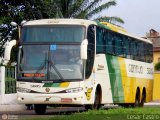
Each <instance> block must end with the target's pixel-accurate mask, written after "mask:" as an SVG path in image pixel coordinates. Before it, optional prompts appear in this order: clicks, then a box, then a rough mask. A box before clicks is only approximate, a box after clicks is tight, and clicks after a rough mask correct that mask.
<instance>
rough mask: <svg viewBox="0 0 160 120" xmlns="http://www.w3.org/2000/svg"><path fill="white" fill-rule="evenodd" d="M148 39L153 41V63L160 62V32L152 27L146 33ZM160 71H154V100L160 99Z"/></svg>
mask: <svg viewBox="0 0 160 120" xmlns="http://www.w3.org/2000/svg"><path fill="white" fill-rule="evenodd" d="M146 37H147V39H150V40H151V41H152V42H153V63H154V65H155V64H156V63H158V62H160V32H157V31H156V30H154V29H151V30H150V31H149V33H146ZM159 86H160V71H154V84H153V101H160V92H159V91H160V87H159Z"/></svg>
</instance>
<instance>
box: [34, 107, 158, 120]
mask: <svg viewBox="0 0 160 120" xmlns="http://www.w3.org/2000/svg"><path fill="white" fill-rule="evenodd" d="M33 120H160V106H156V107H144V108H115V109H108V110H89V111H87V112H81V113H74V114H71V115H55V116H53V117H49V118H36V119H33Z"/></svg>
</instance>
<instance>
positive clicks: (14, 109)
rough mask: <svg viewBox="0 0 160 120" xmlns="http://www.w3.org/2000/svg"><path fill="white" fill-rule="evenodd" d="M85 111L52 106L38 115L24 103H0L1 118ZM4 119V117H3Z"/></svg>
mask: <svg viewBox="0 0 160 120" xmlns="http://www.w3.org/2000/svg"><path fill="white" fill-rule="evenodd" d="M145 106H147V107H148V106H160V102H159V101H158V102H157V101H154V102H150V103H145ZM117 107H118V105H111V104H106V105H105V106H104V108H107V109H108V108H117ZM82 111H85V109H84V108H83V107H76V108H73V107H65V108H64V107H63V108H61V107H59V108H52V107H49V108H48V109H47V111H46V114H45V115H36V114H35V112H34V110H26V106H24V105H0V120H1V119H2V118H5V117H7V118H9V119H18V120H22V119H29V118H39V117H44V118H45V117H53V116H54V115H60V114H65V115H69V114H71V113H73V112H82ZM2 120H4V119H2Z"/></svg>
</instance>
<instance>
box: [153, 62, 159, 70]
mask: <svg viewBox="0 0 160 120" xmlns="http://www.w3.org/2000/svg"><path fill="white" fill-rule="evenodd" d="M154 68H155V70H157V71H160V62H158V63H156V64H155V66H154Z"/></svg>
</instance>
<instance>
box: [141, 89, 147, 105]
mask: <svg viewBox="0 0 160 120" xmlns="http://www.w3.org/2000/svg"><path fill="white" fill-rule="evenodd" d="M145 100H146V93H145V92H144V91H143V93H142V99H141V103H140V107H143V106H144V102H145Z"/></svg>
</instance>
